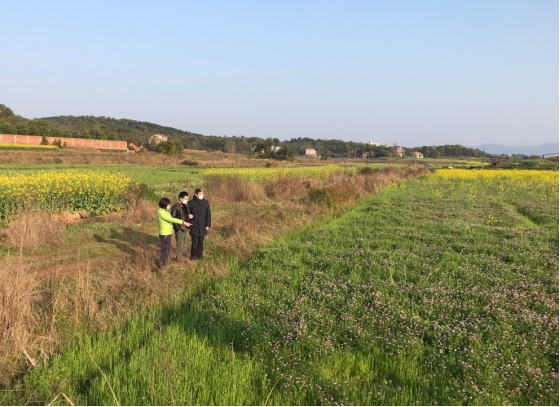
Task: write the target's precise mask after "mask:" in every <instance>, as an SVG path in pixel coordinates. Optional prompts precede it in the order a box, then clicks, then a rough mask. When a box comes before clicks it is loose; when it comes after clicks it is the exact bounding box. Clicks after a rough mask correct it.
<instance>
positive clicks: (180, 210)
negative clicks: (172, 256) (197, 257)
mask: <svg viewBox="0 0 560 407" xmlns="http://www.w3.org/2000/svg"><path fill="white" fill-rule="evenodd" d="M188 200H189V193H188V192H187V191H181V192H179V201H177V203H176V204H175V205H173V206H172V207H171V216H172V217H174V218H177V219H182V220H183V221H185V222H189V219H190V218H191V217H192V216H191V215H189V209H188V203H187V202H188ZM173 230H174V231H175V240H176V241H177V257H176V259H177V261H181V260H182V259H183V247H184V246H185V240H187V230H188V228H187V227H186V226H185V225H184V224H181V225H179V224H177V223H174V224H173Z"/></svg>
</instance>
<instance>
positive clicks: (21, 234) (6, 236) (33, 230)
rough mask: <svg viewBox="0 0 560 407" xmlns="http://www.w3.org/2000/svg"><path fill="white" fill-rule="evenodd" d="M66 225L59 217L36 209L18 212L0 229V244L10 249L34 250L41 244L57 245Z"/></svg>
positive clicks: (62, 237)
mask: <svg viewBox="0 0 560 407" xmlns="http://www.w3.org/2000/svg"><path fill="white" fill-rule="evenodd" d="M65 231H66V225H65V223H64V220H62V219H61V218H60V217H58V216H56V215H54V214H50V213H45V212H40V211H36V210H29V209H28V210H25V211H23V212H20V213H19V214H18V215H17V216H16V217H15V218H14V219H13V220H12V221H11V222H10V223H9V224H8V226H7V227H6V228H5V229H2V230H0V244H2V246H5V247H8V248H11V249H18V248H19V249H22V250H24V249H25V250H36V249H37V248H38V247H39V246H42V245H51V246H52V245H59V244H61V243H62V241H63V239H64V234H65Z"/></svg>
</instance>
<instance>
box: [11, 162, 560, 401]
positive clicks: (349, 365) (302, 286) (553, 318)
mask: <svg viewBox="0 0 560 407" xmlns="http://www.w3.org/2000/svg"><path fill="white" fill-rule="evenodd" d="M228 268H229V270H230V271H229V273H230V274H229V277H227V278H224V279H221V280H219V281H212V282H208V283H207V284H205V285H204V286H199V288H198V289H196V290H194V291H190V292H189V294H188V295H185V296H184V297H183V298H178V299H177V300H176V301H173V302H168V303H166V304H160V305H158V306H157V307H152V308H151V309H149V310H148V311H146V312H144V313H141V314H136V315H135V316H134V317H132V318H130V319H129V320H128V321H127V322H125V323H123V324H121V325H119V327H117V328H115V329H113V330H111V331H102V332H98V333H96V334H86V335H82V336H81V337H80V338H77V339H76V340H75V341H74V342H73V343H72V344H70V345H69V346H67V347H66V348H65V350H64V351H63V352H61V353H60V354H58V355H56V356H54V357H52V359H51V360H50V361H49V362H48V363H47V364H45V365H43V366H41V367H39V368H37V369H35V370H33V371H32V372H31V373H30V374H28V375H26V376H25V377H24V379H23V381H21V382H19V384H15V389H18V390H19V391H17V392H14V393H10V395H9V396H7V397H14V395H17V397H18V400H19V401H20V402H22V401H29V400H32V401H38V402H41V403H48V402H50V401H51V400H52V399H53V398H55V397H57V396H59V395H60V394H61V393H64V394H65V395H67V396H68V397H69V398H70V399H71V400H72V401H73V402H75V403H78V402H79V403H88V404H114V403H115V402H116V401H118V402H120V403H121V404H141V405H144V404H146V405H148V404H230V405H233V404H256V405H259V404H271V405H279V404H291V405H299V404H330V405H342V404H345V405H347V404H360V405H371V404H399V405H413V404H420V405H435V404H440V405H441V404H451V405H457V404H474V405H487V404H492V405H496V404H500V405H501V404H526V405H534V404H539V405H555V404H556V402H557V400H558V173H557V172H547V171H484V172H483V171H466V170H465V171H463V170H450V171H438V172H437V173H435V174H432V175H429V176H426V177H424V178H421V179H417V180H409V181H406V182H404V181H403V182H399V183H397V184H393V185H392V186H391V187H389V188H388V189H386V190H384V191H381V192H379V193H378V194H376V195H374V196H371V197H368V198H366V199H364V200H362V201H361V203H360V204H359V205H358V206H357V207H355V208H354V209H351V210H348V211H346V212H345V213H343V214H342V215H340V216H339V217H326V218H324V219H323V220H322V221H317V222H313V223H311V224H310V225H309V226H307V227H305V228H303V229H302V230H299V231H291V232H288V231H286V233H285V234H284V235H283V236H281V237H279V238H277V239H276V240H275V241H274V242H273V243H272V244H270V245H267V246H265V247H261V248H260V249H259V250H258V251H257V252H256V253H255V254H254V255H253V256H252V257H251V259H250V260H249V261H230V262H229V263H228ZM188 275H189V278H193V279H195V278H196V273H193V272H192V271H190V272H189V274H188ZM94 361H95V363H93V362H94ZM100 371H102V372H103V374H101V373H100ZM60 400H62V399H61V398H60V399H59V401H60Z"/></svg>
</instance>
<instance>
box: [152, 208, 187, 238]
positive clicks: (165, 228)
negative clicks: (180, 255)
mask: <svg viewBox="0 0 560 407" xmlns="http://www.w3.org/2000/svg"><path fill="white" fill-rule="evenodd" d="M157 221H158V225H159V234H160V235H161V236H167V235H172V234H173V224H174V223H177V224H178V223H181V224H182V223H183V221H182V220H181V219H177V218H174V217H172V216H171V214H170V213H169V212H167V210H165V209H161V208H159V209H158V211H157Z"/></svg>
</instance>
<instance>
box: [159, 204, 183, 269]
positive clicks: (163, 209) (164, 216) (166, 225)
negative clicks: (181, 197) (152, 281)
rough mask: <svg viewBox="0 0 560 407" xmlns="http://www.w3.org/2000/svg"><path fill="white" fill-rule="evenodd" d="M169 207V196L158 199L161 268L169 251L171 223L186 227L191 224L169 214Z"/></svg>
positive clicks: (171, 231)
mask: <svg viewBox="0 0 560 407" xmlns="http://www.w3.org/2000/svg"><path fill="white" fill-rule="evenodd" d="M170 209H171V200H169V198H161V200H160V201H159V209H158V211H157V220H158V225H159V241H160V242H161V255H160V260H159V265H160V267H161V268H164V267H166V266H167V258H168V257H169V252H170V251H171V236H173V224H174V223H177V224H183V225H185V226H187V227H189V226H191V224H190V223H187V222H183V220H181V219H177V218H174V217H172V216H171V214H170V213H169V210H170Z"/></svg>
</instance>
